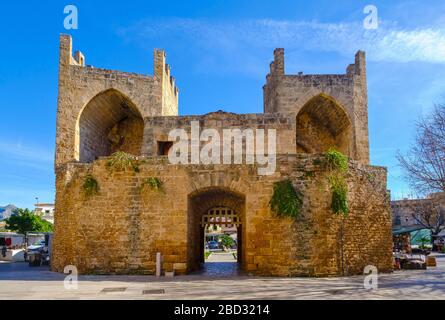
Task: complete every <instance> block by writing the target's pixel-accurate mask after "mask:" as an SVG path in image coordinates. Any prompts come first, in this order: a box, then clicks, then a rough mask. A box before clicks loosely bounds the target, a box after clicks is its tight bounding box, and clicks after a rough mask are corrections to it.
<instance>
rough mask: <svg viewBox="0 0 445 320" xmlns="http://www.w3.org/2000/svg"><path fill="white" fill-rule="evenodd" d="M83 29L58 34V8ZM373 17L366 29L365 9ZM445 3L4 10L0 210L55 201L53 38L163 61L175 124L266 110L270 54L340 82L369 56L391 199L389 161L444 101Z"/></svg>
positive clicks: (99, 57)
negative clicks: (179, 117) (74, 14)
mask: <svg viewBox="0 0 445 320" xmlns="http://www.w3.org/2000/svg"><path fill="white" fill-rule="evenodd" d="M68 4H74V5H76V6H77V8H78V9H79V29H78V30H71V31H69V32H68V31H66V30H64V28H63V20H64V17H65V16H64V14H63V8H64V7H65V5H68ZM368 4H373V5H375V6H376V7H377V8H378V10H379V21H380V23H379V28H378V29H377V30H367V31H365V30H364V29H363V27H362V21H363V19H364V17H365V14H363V8H364V7H365V6H366V5H368ZM444 25H445V2H444V1H428V0H426V1H394V0H393V1H373V2H370V1H358V0H350V1H338V2H335V4H334V2H332V1H305V2H303V1H281V0H274V1H255V2H253V1H240V0H236V1H235V0H233V1H232V0H225V1H203V0H201V1H173V0H170V1H166V3H165V4H164V3H161V2H160V1H126V2H118V1H94V2H93V1H80V0H79V1H73V2H65V1H23V4H19V3H13V2H12V1H8V2H4V3H2V4H1V6H0V30H1V31H0V44H1V50H0V97H1V100H0V108H1V115H2V117H1V125H0V181H1V184H0V205H6V204H9V203H12V204H15V205H17V206H21V207H32V205H33V203H34V198H35V197H39V200H40V201H45V202H50V201H53V200H54V174H53V158H54V141H55V123H56V107H57V63H58V40H59V34H60V33H70V34H72V36H73V38H74V49H75V50H81V51H82V52H83V53H84V54H85V55H86V60H87V64H91V65H94V66H96V67H101V68H110V69H118V70H123V71H131V72H138V73H145V74H152V52H153V48H155V47H157V48H163V49H165V50H166V51H167V55H168V57H167V59H168V62H169V63H170V64H171V66H172V73H173V75H174V76H175V77H176V79H177V84H178V86H179V88H180V102H179V103H180V114H202V113H206V112H210V111H215V110H218V109H224V110H226V111H234V112H239V113H249V112H262V107H263V106H262V86H263V84H264V82H265V75H266V74H267V71H268V65H269V62H270V61H271V59H272V52H273V49H274V48H275V47H284V48H285V49H286V71H287V73H290V74H292V73H294V74H295V73H297V72H298V71H304V73H344V70H345V67H346V66H347V65H348V64H349V63H352V62H353V59H354V53H355V52H356V51H357V50H359V49H362V50H366V51H367V59H368V90H369V130H370V143H371V161H372V163H373V164H376V165H382V166H387V167H388V170H389V174H388V187H389V189H391V191H392V196H393V198H400V197H402V196H407V195H408V194H409V193H410V191H409V188H408V186H407V185H406V184H405V182H404V181H403V178H402V176H401V172H400V169H399V167H398V166H397V162H396V161H395V157H394V156H395V153H396V151H397V150H401V151H402V152H403V151H405V150H406V149H407V148H408V146H409V143H410V142H411V141H412V138H413V134H414V133H413V128H414V123H415V121H416V119H418V117H419V116H421V115H422V114H425V113H427V112H428V110H430V109H431V107H432V105H433V104H434V103H438V102H441V101H444V99H445V97H444V94H445V77H444V75H445V27H444Z"/></svg>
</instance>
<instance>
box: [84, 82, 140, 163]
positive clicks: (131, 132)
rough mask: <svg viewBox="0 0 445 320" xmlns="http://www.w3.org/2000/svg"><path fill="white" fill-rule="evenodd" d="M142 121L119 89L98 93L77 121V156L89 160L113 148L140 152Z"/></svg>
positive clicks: (108, 152)
mask: <svg viewBox="0 0 445 320" xmlns="http://www.w3.org/2000/svg"><path fill="white" fill-rule="evenodd" d="M143 131H144V120H143V118H142V116H141V114H140V112H139V110H138V109H137V107H136V105H135V104H134V103H133V102H131V100H130V99H129V98H128V97H126V96H125V95H124V94H122V93H121V92H119V91H117V90H115V89H109V90H106V91H104V92H101V93H99V94H98V95H96V96H95V97H94V98H93V99H91V100H90V102H88V104H87V105H86V106H85V108H84V109H83V110H82V112H81V114H80V116H79V119H78V123H77V132H76V133H77V135H78V137H77V139H76V141H77V143H76V148H77V150H76V151H77V156H78V160H79V161H80V162H92V161H94V160H96V159H97V158H99V157H104V156H109V155H111V154H112V153H114V152H117V151H125V152H127V153H130V154H133V155H140V152H141V146H142V138H143Z"/></svg>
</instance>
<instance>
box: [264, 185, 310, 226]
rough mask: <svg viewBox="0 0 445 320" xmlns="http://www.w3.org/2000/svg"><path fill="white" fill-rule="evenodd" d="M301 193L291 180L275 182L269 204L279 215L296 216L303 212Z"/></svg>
mask: <svg viewBox="0 0 445 320" xmlns="http://www.w3.org/2000/svg"><path fill="white" fill-rule="evenodd" d="M302 204H303V201H302V199H301V194H299V193H298V192H297V191H295V188H294V186H293V185H292V182H291V181H290V180H284V181H279V182H275V183H274V186H273V194H272V198H271V199H270V202H269V206H270V208H271V209H272V211H273V212H275V213H276V214H277V215H278V216H288V217H293V218H296V217H298V216H299V214H300V212H301V206H302Z"/></svg>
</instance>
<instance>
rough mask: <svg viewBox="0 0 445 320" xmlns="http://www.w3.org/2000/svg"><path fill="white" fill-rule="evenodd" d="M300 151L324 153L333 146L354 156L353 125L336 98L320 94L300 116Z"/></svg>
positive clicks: (307, 104) (298, 125)
mask: <svg viewBox="0 0 445 320" xmlns="http://www.w3.org/2000/svg"><path fill="white" fill-rule="evenodd" d="M296 135H297V137H296V138H297V139H296V140H297V152H299V153H322V152H325V151H327V150H328V149H329V148H331V147H333V148H335V149H337V150H338V151H341V152H342V153H344V154H346V155H348V156H352V155H351V149H352V148H351V143H352V124H351V121H350V119H349V117H348V115H347V113H346V111H345V110H344V109H343V107H342V106H341V105H340V104H339V103H338V102H337V101H335V100H334V99H333V98H332V97H330V96H328V95H326V94H323V93H321V94H318V95H316V96H314V97H313V98H311V99H310V100H309V101H308V102H306V103H305V104H304V106H303V107H302V108H301V110H300V112H299V113H298V115H297V132H296Z"/></svg>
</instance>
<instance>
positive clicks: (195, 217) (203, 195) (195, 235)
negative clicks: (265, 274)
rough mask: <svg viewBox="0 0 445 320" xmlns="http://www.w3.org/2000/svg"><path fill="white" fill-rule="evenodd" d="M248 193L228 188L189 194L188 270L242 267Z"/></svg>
mask: <svg viewBox="0 0 445 320" xmlns="http://www.w3.org/2000/svg"><path fill="white" fill-rule="evenodd" d="M244 216H245V197H244V196H243V195H242V194H239V193H237V192H234V191H232V190H228V189H225V188H217V187H214V188H209V189H205V190H201V191H198V192H195V193H193V194H192V195H190V196H189V212H188V252H187V261H188V271H189V272H196V271H199V273H200V274H204V275H211V276H230V275H235V274H238V273H239V271H240V270H241V269H242V268H243V262H244V252H243V242H244V241H243V240H244V238H245V232H244V228H245V223H243V222H244Z"/></svg>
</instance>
